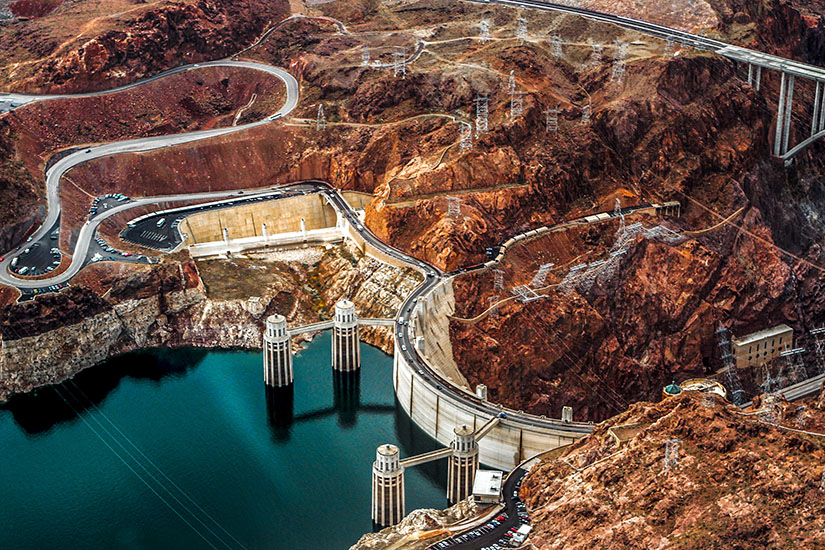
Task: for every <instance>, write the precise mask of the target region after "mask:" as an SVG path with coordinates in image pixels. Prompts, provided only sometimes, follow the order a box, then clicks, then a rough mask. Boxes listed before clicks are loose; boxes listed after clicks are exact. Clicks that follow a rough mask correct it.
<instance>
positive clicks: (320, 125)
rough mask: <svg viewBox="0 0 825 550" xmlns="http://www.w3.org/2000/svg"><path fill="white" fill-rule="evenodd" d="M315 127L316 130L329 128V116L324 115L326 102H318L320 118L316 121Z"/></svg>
mask: <svg viewBox="0 0 825 550" xmlns="http://www.w3.org/2000/svg"><path fill="white" fill-rule="evenodd" d="M315 129H316V130H326V129H327V117H326V115H324V104H323V103H319V104H318V118H317V119H316V121H315Z"/></svg>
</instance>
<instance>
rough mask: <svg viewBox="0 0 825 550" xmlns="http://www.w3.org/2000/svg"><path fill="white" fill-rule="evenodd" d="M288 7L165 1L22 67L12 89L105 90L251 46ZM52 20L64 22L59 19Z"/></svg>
mask: <svg viewBox="0 0 825 550" xmlns="http://www.w3.org/2000/svg"><path fill="white" fill-rule="evenodd" d="M288 11H289V10H288V2H286V0H276V1H274V2H253V1H252V0H240V1H236V0H232V1H230V0H200V1H198V2H196V3H190V4H186V3H170V4H166V5H163V4H161V5H160V6H159V7H157V8H154V7H152V8H147V10H145V11H144V12H142V13H141V12H136V15H134V16H132V17H133V18H132V19H127V20H126V21H125V22H124V24H123V30H109V31H105V32H103V33H101V34H98V35H94V34H93V35H92V36H90V37H88V38H87V39H86V41H85V42H82V43H80V44H79V45H78V46H77V47H76V48H74V49H70V50H68V51H60V52H59V53H57V52H53V55H49V56H46V57H44V58H42V59H41V60H38V61H37V62H36V63H35V64H34V65H33V67H27V66H24V67H23V69H22V70H21V71H20V74H17V76H16V78H15V80H14V82H13V88H14V90H15V91H25V92H32V93H71V92H78V91H94V90H102V89H107V88H112V87H115V86H118V85H121V84H125V83H128V82H132V81H134V80H135V79H137V78H141V77H145V76H150V75H152V74H155V73H158V72H160V71H162V70H164V69H168V68H171V67H175V66H177V65H179V64H183V63H194V62H198V61H203V60H208V59H218V58H222V57H226V56H228V55H230V54H232V53H235V52H236V51H238V50H240V49H241V48H243V47H245V46H247V45H249V44H250V43H251V42H253V41H254V39H255V38H256V37H257V36H258V35H259V34H260V33H261V32H262V31H263V30H264V29H265V28H266V26H267V25H268V24H271V23H273V22H277V21H279V20H280V19H282V18H283V17H285V16H286V15H288ZM54 24H60V21H59V18H56V20H55V21H54ZM35 39H36V38H35ZM14 40H25V37H15V36H14V35H13V34H12V33H10V34H7V35H6V36H2V37H0V45H5V46H6V47H8V48H10V49H11V48H12V46H13V41H14ZM4 42H8V44H4Z"/></svg>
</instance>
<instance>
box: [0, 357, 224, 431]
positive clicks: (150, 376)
mask: <svg viewBox="0 0 825 550" xmlns="http://www.w3.org/2000/svg"><path fill="white" fill-rule="evenodd" d="M208 353H209V352H208V351H207V350H199V349H195V348H189V349H184V350H178V351H177V352H175V353H174V354H170V353H167V352H166V350H153V351H147V352H137V353H130V354H128V355H122V356H120V357H117V358H115V359H112V360H110V361H107V362H106V363H105V364H102V365H98V366H96V367H92V368H89V369H86V370H84V371H81V372H79V373H78V374H77V375H75V376H74V378H72V379H71V380H68V381H67V382H64V383H62V384H59V385H56V386H46V387H43V388H38V389H37V390H34V391H31V392H29V393H26V394H22V395H15V396H13V397H12V398H11V399H9V401H8V402H7V403H6V404H5V405H0V409H5V410H8V411H9V412H11V414H12V417H13V418H14V420H15V422H16V423H17V425H18V426H20V427H21V428H22V429H23V430H24V431H25V432H26V433H27V434H29V435H37V434H40V433H43V432H46V431H49V430H50V429H52V428H53V427H54V426H55V425H57V424H60V423H61V422H66V421H69V420H75V419H77V418H78V413H83V412H84V411H86V410H88V409H90V408H92V406H93V405H94V406H99V405H100V404H101V403H102V402H103V400H104V399H106V397H107V396H108V395H109V394H110V393H111V392H112V391H114V390H115V389H116V388H117V387H118V385H120V382H121V380H123V379H124V378H126V377H129V378H134V379H138V380H149V381H152V382H154V383H156V384H158V385H159V384H160V382H161V381H162V380H163V379H165V378H169V377H175V378H180V377H182V376H184V375H185V374H186V373H187V372H189V371H190V370H192V369H194V368H195V367H197V366H198V364H200V362H201V361H202V360H203V359H204V358H205V357H206V355H207V354H208ZM182 356H183V358H184V359H183V360H181V357H182ZM64 399H69V400H70V401H71V406H69V405H67V404H66V402H65V401H64ZM73 409H74V410H73ZM75 411H76V412H75Z"/></svg>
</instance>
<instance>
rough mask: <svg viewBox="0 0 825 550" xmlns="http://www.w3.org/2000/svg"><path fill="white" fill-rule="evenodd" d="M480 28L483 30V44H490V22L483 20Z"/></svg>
mask: <svg viewBox="0 0 825 550" xmlns="http://www.w3.org/2000/svg"><path fill="white" fill-rule="evenodd" d="M478 26H479V28H480V29H481V32H480V34H481V41H482V42H489V40H490V22H489V21H487V20H486V19H482V20H481V23H479V25H478Z"/></svg>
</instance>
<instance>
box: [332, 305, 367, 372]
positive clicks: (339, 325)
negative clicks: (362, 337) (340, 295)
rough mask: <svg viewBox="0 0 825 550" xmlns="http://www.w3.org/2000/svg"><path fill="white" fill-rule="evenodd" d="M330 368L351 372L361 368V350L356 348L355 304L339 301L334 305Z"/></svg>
mask: <svg viewBox="0 0 825 550" xmlns="http://www.w3.org/2000/svg"><path fill="white" fill-rule="evenodd" d="M332 368H333V370H337V371H341V372H353V371H356V370H358V369H359V368H361V350H360V348H359V346H358V318H357V317H356V316H355V304H353V303H352V302H350V301H349V300H341V301H340V302H338V303H337V304H335V319H334V325H333V327H332Z"/></svg>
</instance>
